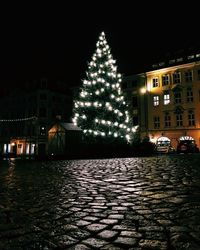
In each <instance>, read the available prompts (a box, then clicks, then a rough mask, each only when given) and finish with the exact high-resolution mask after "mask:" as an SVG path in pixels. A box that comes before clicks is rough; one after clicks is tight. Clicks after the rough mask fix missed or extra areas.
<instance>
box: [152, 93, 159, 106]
mask: <svg viewBox="0 0 200 250" xmlns="http://www.w3.org/2000/svg"><path fill="white" fill-rule="evenodd" d="M158 105H159V96H158V95H156V96H154V97H153V106H154V107H155V106H158Z"/></svg>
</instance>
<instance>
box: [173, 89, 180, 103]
mask: <svg viewBox="0 0 200 250" xmlns="http://www.w3.org/2000/svg"><path fill="white" fill-rule="evenodd" d="M174 101H175V103H181V92H175V93H174Z"/></svg>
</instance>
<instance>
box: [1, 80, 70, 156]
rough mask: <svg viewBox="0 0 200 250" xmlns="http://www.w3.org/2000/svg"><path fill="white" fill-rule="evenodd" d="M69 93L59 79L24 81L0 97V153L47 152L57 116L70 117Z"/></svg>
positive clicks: (66, 118)
mask: <svg viewBox="0 0 200 250" xmlns="http://www.w3.org/2000/svg"><path fill="white" fill-rule="evenodd" d="M71 109H72V96H71V95H70V93H69V90H68V89H67V88H66V84H65V83H62V82H51V81H47V80H46V79H41V80H38V81H32V82H28V83H24V84H22V85H21V86H18V87H16V88H13V89H11V90H10V91H8V92H7V94H6V95H5V96H2V97H1V99H0V154H3V155H9V154H11V155H12V154H13V155H46V154H47V153H48V130H49V129H50V127H51V126H52V125H53V124H54V123H55V121H56V117H57V118H58V117H59V119H60V120H61V121H65V122H69V121H70V119H71Z"/></svg>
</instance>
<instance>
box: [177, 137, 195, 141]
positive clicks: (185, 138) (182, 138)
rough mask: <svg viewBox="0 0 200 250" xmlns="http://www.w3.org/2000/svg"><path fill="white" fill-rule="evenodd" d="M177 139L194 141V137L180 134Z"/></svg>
mask: <svg viewBox="0 0 200 250" xmlns="http://www.w3.org/2000/svg"><path fill="white" fill-rule="evenodd" d="M179 141H194V138H193V137H191V136H181V137H180V138H179Z"/></svg>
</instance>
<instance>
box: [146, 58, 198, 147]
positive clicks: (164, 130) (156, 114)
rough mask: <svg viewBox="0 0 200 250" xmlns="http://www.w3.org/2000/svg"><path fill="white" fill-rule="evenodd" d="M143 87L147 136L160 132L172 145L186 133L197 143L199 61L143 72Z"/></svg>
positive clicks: (153, 137) (155, 140)
mask: <svg viewBox="0 0 200 250" xmlns="http://www.w3.org/2000/svg"><path fill="white" fill-rule="evenodd" d="M195 56H197V58H198V57H199V58H200V54H197V55H195ZM180 59H181V58H180ZM188 59H189V58H188ZM145 88H146V93H144V95H146V97H145V98H146V104H147V105H146V109H147V120H148V125H147V131H146V132H147V133H148V136H149V137H150V140H151V141H153V142H155V143H156V142H157V140H158V139H159V138H160V137H162V136H164V137H167V138H169V140H170V141H171V144H172V146H173V147H175V148H176V147H177V144H178V141H179V140H180V139H183V138H184V137H185V136H187V137H186V138H188V137H190V139H192V138H193V139H194V140H195V142H196V144H197V146H198V147H200V112H199V111H200V61H194V62H189V63H185V64H180V65H176V66H171V67H166V68H162V69H157V70H153V71H149V72H146V86H145ZM143 136H144V134H143Z"/></svg>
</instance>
